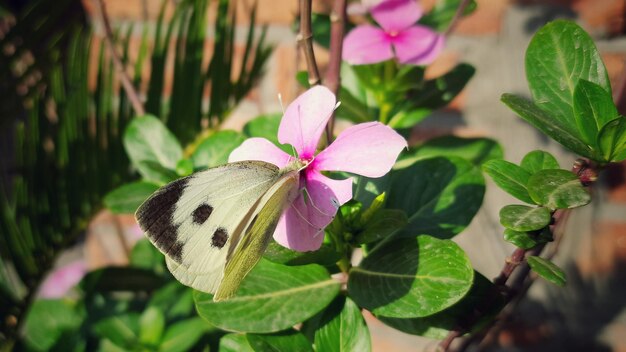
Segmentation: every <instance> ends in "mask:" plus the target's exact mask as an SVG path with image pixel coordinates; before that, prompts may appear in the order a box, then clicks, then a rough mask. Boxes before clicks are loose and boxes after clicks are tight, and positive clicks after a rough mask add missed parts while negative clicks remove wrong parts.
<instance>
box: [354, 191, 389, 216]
mask: <svg viewBox="0 0 626 352" xmlns="http://www.w3.org/2000/svg"><path fill="white" fill-rule="evenodd" d="M386 198H387V194H386V193H385V192H383V193H381V194H379V195H378V196H376V198H374V200H373V201H372V204H370V206H369V208H367V209H365V210H364V211H363V212H362V213H361V212H359V213H361V219H360V220H361V222H362V223H367V222H368V221H369V220H370V219H371V218H372V216H374V214H376V213H377V212H378V211H380V210H381V209H382V207H383V206H384V205H385V199H386ZM362 206H363V204H361V207H362Z"/></svg>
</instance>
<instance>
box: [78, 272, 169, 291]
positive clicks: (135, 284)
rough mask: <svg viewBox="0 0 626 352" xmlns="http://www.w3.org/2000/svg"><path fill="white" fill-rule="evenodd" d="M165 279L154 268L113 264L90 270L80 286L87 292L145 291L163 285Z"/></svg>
mask: <svg viewBox="0 0 626 352" xmlns="http://www.w3.org/2000/svg"><path fill="white" fill-rule="evenodd" d="M163 280H164V279H163V278H162V277H159V276H157V275H156V274H155V273H154V272H153V271H152V270H145V269H139V268H132V267H115V266H111V267H106V268H102V269H98V270H94V271H91V272H89V273H88V274H87V275H85V277H84V278H83V280H82V281H81V282H80V287H81V288H82V290H83V291H84V292H86V293H87V294H91V293H93V292H108V291H145V290H153V289H156V288H159V287H161V285H163Z"/></svg>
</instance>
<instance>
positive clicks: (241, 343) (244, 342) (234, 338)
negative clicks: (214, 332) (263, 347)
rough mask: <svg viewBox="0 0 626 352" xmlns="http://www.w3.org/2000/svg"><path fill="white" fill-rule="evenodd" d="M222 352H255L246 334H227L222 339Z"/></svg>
mask: <svg viewBox="0 0 626 352" xmlns="http://www.w3.org/2000/svg"><path fill="white" fill-rule="evenodd" d="M219 351H220V352H255V351H254V350H253V349H252V347H251V346H250V343H248V338H247V337H246V335H245V334H227V335H224V337H222V338H221V339H220V349H219Z"/></svg>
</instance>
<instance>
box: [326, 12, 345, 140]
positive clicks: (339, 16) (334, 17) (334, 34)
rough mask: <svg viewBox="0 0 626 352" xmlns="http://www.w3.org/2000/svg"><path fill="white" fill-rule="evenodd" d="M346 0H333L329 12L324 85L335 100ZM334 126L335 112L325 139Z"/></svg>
mask: <svg viewBox="0 0 626 352" xmlns="http://www.w3.org/2000/svg"><path fill="white" fill-rule="evenodd" d="M347 5H348V4H347V1H346V0H335V3H334V4H333V9H332V11H331V13H330V58H329V61H328V69H327V70H326V76H325V81H326V84H325V85H326V87H328V89H330V90H331V91H332V92H333V93H334V94H335V97H336V98H337V100H339V91H340V89H341V53H342V48H343V35H344V29H345V23H346V8H347ZM334 127H335V114H333V116H331V117H330V120H329V121H328V125H326V140H327V141H328V143H330V141H331V140H332V137H333V129H334Z"/></svg>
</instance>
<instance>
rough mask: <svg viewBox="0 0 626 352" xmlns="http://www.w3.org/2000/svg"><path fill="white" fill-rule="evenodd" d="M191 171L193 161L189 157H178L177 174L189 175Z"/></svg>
mask: <svg viewBox="0 0 626 352" xmlns="http://www.w3.org/2000/svg"><path fill="white" fill-rule="evenodd" d="M192 173H193V162H192V161H191V160H189V159H180V160H179V161H178V163H177V164H176V174H177V175H178V176H189V175H191V174H192Z"/></svg>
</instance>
